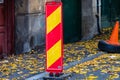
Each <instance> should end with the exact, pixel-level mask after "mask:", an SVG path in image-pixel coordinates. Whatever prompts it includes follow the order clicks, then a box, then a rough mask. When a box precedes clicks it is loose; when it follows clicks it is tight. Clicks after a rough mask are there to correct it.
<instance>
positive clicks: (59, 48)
mask: <svg viewBox="0 0 120 80" xmlns="http://www.w3.org/2000/svg"><path fill="white" fill-rule="evenodd" d="M62 33H63V31H62V3H61V2H47V3H46V71H47V72H54V73H60V72H62V71H63V36H62V35H63V34H62Z"/></svg>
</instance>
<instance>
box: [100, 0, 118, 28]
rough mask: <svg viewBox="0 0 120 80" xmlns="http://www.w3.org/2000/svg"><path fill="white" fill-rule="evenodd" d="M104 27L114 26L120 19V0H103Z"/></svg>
mask: <svg viewBox="0 0 120 80" xmlns="http://www.w3.org/2000/svg"><path fill="white" fill-rule="evenodd" d="M101 7H102V27H108V26H113V24H114V22H115V21H116V20H119V18H120V0H101Z"/></svg>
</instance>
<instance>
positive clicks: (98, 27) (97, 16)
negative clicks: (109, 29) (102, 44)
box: [96, 0, 102, 34]
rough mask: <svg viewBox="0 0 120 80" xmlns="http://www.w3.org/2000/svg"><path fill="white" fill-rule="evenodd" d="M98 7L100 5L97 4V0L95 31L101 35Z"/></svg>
mask: <svg viewBox="0 0 120 80" xmlns="http://www.w3.org/2000/svg"><path fill="white" fill-rule="evenodd" d="M99 7H100V3H99V0H97V15H96V18H97V30H98V33H99V34H101V33H102V32H101V28H100V16H99V15H100V12H99V10H100V9H99Z"/></svg>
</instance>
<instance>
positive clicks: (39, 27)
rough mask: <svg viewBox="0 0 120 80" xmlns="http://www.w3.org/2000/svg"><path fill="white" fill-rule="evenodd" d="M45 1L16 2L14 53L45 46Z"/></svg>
mask: <svg viewBox="0 0 120 80" xmlns="http://www.w3.org/2000/svg"><path fill="white" fill-rule="evenodd" d="M43 3H45V0H16V2H15V4H16V9H15V19H16V20H15V22H16V25H15V51H16V53H23V52H28V51H30V50H31V49H32V48H35V47H36V46H41V45H43V44H45V14H44V6H45V5H44V4H43Z"/></svg>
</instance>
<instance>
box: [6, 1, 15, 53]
mask: <svg viewBox="0 0 120 80" xmlns="http://www.w3.org/2000/svg"><path fill="white" fill-rule="evenodd" d="M4 1H5V26H6V33H7V34H6V36H5V41H6V44H5V45H6V50H5V53H6V54H7V55H9V54H12V53H14V18H15V12H14V10H15V6H14V5H15V4H14V3H15V2H14V0H4Z"/></svg>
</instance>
